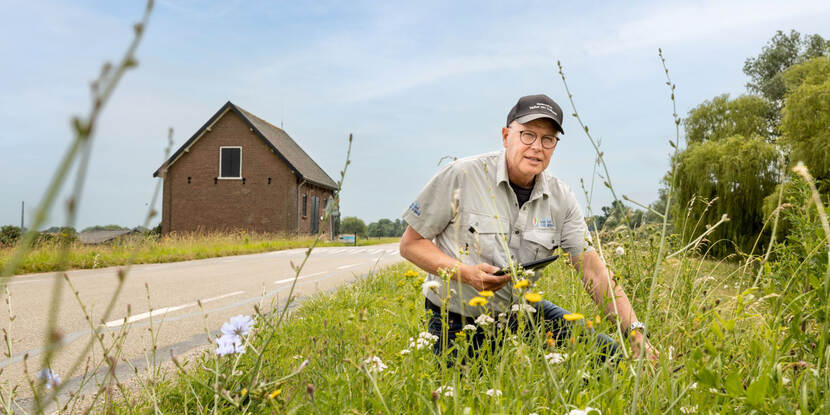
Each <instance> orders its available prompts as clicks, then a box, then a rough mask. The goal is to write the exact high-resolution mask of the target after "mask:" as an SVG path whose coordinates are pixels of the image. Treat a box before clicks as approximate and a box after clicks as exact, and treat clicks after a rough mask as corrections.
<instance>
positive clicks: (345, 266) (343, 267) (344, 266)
mask: <svg viewBox="0 0 830 415" xmlns="http://www.w3.org/2000/svg"><path fill="white" fill-rule="evenodd" d="M358 265H360V264H349V265H341V266H339V267H337V269H346V268H351V267H356V266H358Z"/></svg>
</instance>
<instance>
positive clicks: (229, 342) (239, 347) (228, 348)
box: [216, 334, 245, 356]
mask: <svg viewBox="0 0 830 415" xmlns="http://www.w3.org/2000/svg"><path fill="white" fill-rule="evenodd" d="M244 351H245V345H243V344H242V338H241V337H239V336H236V335H233V334H225V335H222V337H220V338H218V339H216V354H218V355H219V356H225V355H229V354H234V353H242V352H244Z"/></svg>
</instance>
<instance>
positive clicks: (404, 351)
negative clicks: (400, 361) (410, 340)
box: [398, 349, 412, 356]
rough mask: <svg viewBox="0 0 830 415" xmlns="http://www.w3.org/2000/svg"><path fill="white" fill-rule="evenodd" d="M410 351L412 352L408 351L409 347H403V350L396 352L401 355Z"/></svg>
mask: <svg viewBox="0 0 830 415" xmlns="http://www.w3.org/2000/svg"><path fill="white" fill-rule="evenodd" d="M410 353H412V352H411V351H409V349H403V350H401V351H399V352H398V354H399V355H401V356H403V355H407V354H410Z"/></svg>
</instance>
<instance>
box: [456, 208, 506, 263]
mask: <svg viewBox="0 0 830 415" xmlns="http://www.w3.org/2000/svg"><path fill="white" fill-rule="evenodd" d="M460 216H461V221H460V222H461V223H460V227H461V229H460V233H462V234H463V235H464V236H463V237H460V238H459V239H460V240H463V241H464V244H463V245H464V246H462V247H461V248H464V249H465V251H466V252H467V254H468V255H469V256H470V257H472V258H473V260H474V262H484V263H487V264H493V265H496V266H501V264H503V263H504V262H505V261H504V260H503V258H505V257H506V256H505V255H503V251H504V246H506V245H507V242H506V241H505V240H504V239H505V238H504V237H505V235H504V234H503V233H501V232H502V231H501V229H500V227H499V221H498V220H497V219H496V218H494V217H493V216H491V215H484V214H480V213H476V212H469V211H466V212H462V214H461V215H460ZM459 242H461V241H459Z"/></svg>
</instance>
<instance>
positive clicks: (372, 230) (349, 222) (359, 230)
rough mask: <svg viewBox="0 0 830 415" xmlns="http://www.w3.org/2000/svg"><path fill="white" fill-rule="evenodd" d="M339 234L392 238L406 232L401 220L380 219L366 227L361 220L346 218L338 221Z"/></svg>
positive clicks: (404, 224) (404, 223) (352, 217)
mask: <svg viewBox="0 0 830 415" xmlns="http://www.w3.org/2000/svg"><path fill="white" fill-rule="evenodd" d="M339 230H340V233H341V234H354V235H357V236H358V237H361V236H362V237H364V238H365V237H367V236H369V237H381V236H386V237H394V236H401V235H403V231H404V230H406V221H404V220H401V219H395V221H392V220H391V219H380V220H378V221H377V222H372V223H370V224H369V225H368V226H367V225H366V222H363V220H362V219H360V218H357V217H354V216H346V217H344V218H343V219H341V220H340V229H339Z"/></svg>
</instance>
